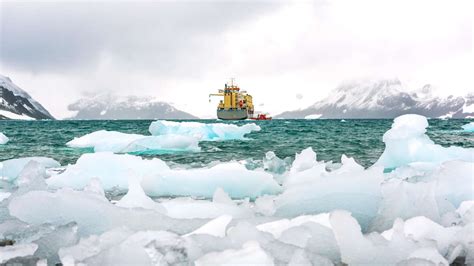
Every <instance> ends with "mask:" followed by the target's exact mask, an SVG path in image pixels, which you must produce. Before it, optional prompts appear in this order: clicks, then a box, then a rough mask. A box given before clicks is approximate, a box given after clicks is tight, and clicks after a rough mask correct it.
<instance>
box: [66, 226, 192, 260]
mask: <svg viewBox="0 0 474 266" xmlns="http://www.w3.org/2000/svg"><path fill="white" fill-rule="evenodd" d="M187 253H188V251H187V249H186V247H185V242H184V240H182V239H181V238H180V237H179V236H178V235H176V234H173V233H170V232H165V231H139V232H136V233H133V232H130V231H129V230H127V229H122V228H119V229H114V230H113V231H110V232H106V233H104V234H102V235H100V236H92V237H89V238H87V239H82V240H81V242H80V243H79V244H78V245H76V246H72V247H69V248H63V249H61V250H60V251H59V255H60V256H61V261H62V262H63V263H64V264H68V263H72V264H79V265H187V264H189V262H188V258H187V256H186V254H187Z"/></svg>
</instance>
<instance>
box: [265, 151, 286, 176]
mask: <svg viewBox="0 0 474 266" xmlns="http://www.w3.org/2000/svg"><path fill="white" fill-rule="evenodd" d="M263 168H264V169H265V170H267V171H269V172H271V173H275V174H283V173H284V172H285V171H286V163H285V161H284V160H282V159H280V158H278V157H277V156H276V154H275V153H274V152H272V151H269V152H267V153H265V157H264V158H263Z"/></svg>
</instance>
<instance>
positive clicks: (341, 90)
mask: <svg viewBox="0 0 474 266" xmlns="http://www.w3.org/2000/svg"><path fill="white" fill-rule="evenodd" d="M408 113H414V114H420V115H424V116H426V117H432V118H465V117H474V94H468V95H466V96H464V97H461V96H458V97H455V96H449V97H446V98H441V97H438V96H435V95H434V93H433V88H432V86H431V85H425V86H423V87H422V88H421V89H419V90H416V91H413V92H406V90H405V88H404V87H403V86H402V84H401V82H400V81H399V80H398V79H394V80H377V81H358V82H350V83H345V84H342V85H341V86H339V87H337V88H336V89H334V90H333V91H331V93H330V94H329V96H328V97H326V98H325V99H323V100H321V101H318V102H316V103H315V104H313V105H311V106H309V107H307V108H305V109H300V110H295V111H288V112H284V113H282V114H280V115H278V116H276V118H394V117H397V116H399V115H402V114H408Z"/></svg>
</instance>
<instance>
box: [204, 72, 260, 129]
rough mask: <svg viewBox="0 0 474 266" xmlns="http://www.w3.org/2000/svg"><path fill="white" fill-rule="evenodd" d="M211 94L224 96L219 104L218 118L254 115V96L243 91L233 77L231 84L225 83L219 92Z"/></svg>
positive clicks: (245, 117)
mask: <svg viewBox="0 0 474 266" xmlns="http://www.w3.org/2000/svg"><path fill="white" fill-rule="evenodd" d="M211 96H221V97H224V99H223V100H221V101H220V102H219V105H218V106H217V118H219V119H222V120H243V119H247V118H249V117H252V115H253V111H254V108H253V102H252V96H251V95H250V94H247V92H246V91H241V90H240V88H239V87H238V86H237V85H235V84H234V79H231V83H230V84H227V83H226V84H225V86H224V89H223V90H219V93H213V94H209V97H211Z"/></svg>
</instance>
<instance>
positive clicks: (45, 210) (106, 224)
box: [8, 188, 204, 236]
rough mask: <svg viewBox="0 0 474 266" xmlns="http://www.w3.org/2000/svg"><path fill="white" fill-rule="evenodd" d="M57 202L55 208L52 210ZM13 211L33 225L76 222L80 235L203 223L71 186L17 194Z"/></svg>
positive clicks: (193, 226)
mask: <svg viewBox="0 0 474 266" xmlns="http://www.w3.org/2000/svg"><path fill="white" fill-rule="evenodd" d="M51 206H54V211H51ZM8 210H9V212H10V215H12V216H14V217H17V218H18V219H20V220H22V221H24V222H27V223H29V224H33V225H41V224H44V223H50V224H52V225H62V224H67V223H70V222H76V223H77V225H78V235H79V236H83V235H89V234H98V233H103V232H105V231H107V230H110V229H112V228H115V227H118V226H127V227H128V228H130V229H131V230H143V229H145V228H146V229H147V230H170V231H173V232H178V233H188V232H191V231H192V230H195V229H196V228H197V227H199V226H201V225H202V224H203V223H204V222H203V221H201V220H197V219H195V220H177V219H172V218H169V217H167V216H165V215H163V214H161V213H159V212H156V211H152V210H145V209H126V208H121V207H118V206H115V205H113V204H111V203H110V202H107V201H104V200H102V199H100V198H98V197H97V195H96V194H94V193H89V192H84V191H75V190H72V189H69V188H63V189H59V190H57V191H56V192H54V193H52V192H47V191H30V192H28V193H26V194H24V195H21V196H17V197H14V198H13V199H11V200H10V203H9V205H8Z"/></svg>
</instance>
